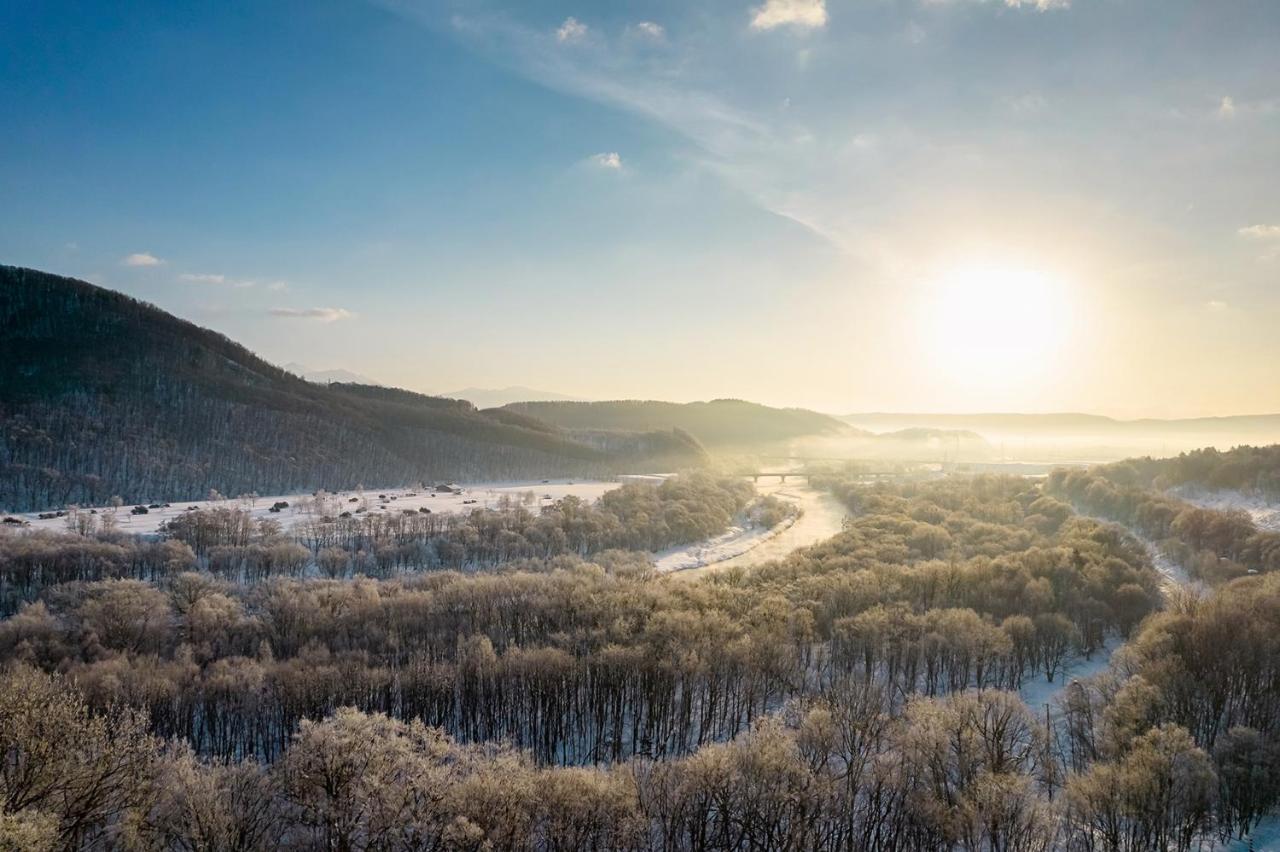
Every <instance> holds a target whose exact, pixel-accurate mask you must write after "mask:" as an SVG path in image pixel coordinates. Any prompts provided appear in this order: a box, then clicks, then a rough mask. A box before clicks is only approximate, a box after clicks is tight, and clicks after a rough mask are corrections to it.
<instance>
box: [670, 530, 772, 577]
mask: <svg viewBox="0 0 1280 852" xmlns="http://www.w3.org/2000/svg"><path fill="white" fill-rule="evenodd" d="M796 520H797V519H796V518H794V517H792V518H788V519H787V520H785V521H783V522H782V523H780V524H778V525H776V526H773V527H758V526H749V525H747V524H746V523H737V524H734V525H733V526H731V527H729V529H727V530H725V531H724V532H722V533H721V534H720V535H718V536H715V537H714V538H709V539H705V540H703V541H698V542H694V543H693V544H685V545H681V546H679V547H672V548H668V549H667V550H660V551H658V552H657V553H655V554H654V555H653V556H654V559H653V564H654V567H655V568H657V569H658V571H660V572H662V573H664V574H666V573H670V572H671V571H686V570H688V569H690V568H705V567H707V566H709V565H715V564H716V563H718V562H724V561H726V560H729V559H733V558H734V557H735V556H741V555H742V554H744V553H747V552H748V551H750V550H753V549H755V548H756V547H758V546H759V545H761V544H763V543H764V542H766V541H768V540H769V539H771V538H774V537H775V536H778V535H781V534H782V533H783V532H784V531H785V530H787V529H790V528H791V526H792V525H793V524H795V522H796Z"/></svg>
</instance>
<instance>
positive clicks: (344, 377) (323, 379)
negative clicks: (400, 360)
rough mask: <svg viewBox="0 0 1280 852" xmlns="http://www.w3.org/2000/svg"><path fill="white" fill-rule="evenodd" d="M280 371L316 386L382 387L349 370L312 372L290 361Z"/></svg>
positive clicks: (380, 383) (379, 383) (378, 383)
mask: <svg viewBox="0 0 1280 852" xmlns="http://www.w3.org/2000/svg"><path fill="white" fill-rule="evenodd" d="M282 369H284V370H287V371H288V372H290V373H293V374H294V375H295V376H301V377H302V378H304V379H306V380H307V381H309V382H314V383H316V384H318V385H332V384H351V385H373V386H374V387H382V382H379V381H375V380H374V379H371V378H369V377H368V376H364V375H361V374H360V373H353V372H351V371H350V370H341V369H339V370H313V369H311V368H310V367H308V366H307V365H306V364H299V363H298V362H297V361H290V362H289V363H288V364H285V365H284V367H283V368H282Z"/></svg>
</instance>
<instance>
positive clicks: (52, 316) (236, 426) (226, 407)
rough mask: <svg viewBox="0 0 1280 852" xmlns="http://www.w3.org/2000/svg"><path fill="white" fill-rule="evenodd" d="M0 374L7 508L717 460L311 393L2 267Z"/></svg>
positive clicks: (339, 391) (111, 297)
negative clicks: (214, 490) (2, 368)
mask: <svg viewBox="0 0 1280 852" xmlns="http://www.w3.org/2000/svg"><path fill="white" fill-rule="evenodd" d="M0 362H2V363H4V364H5V365H6V367H7V368H6V369H5V370H3V371H0V507H4V508H5V509H9V510H28V509H37V508H47V507H51V506H60V505H65V504H68V503H84V504H101V503H105V502H107V501H109V500H110V499H111V498H112V497H115V496H119V497H121V498H122V499H124V500H125V501H127V502H136V501H140V500H174V499H202V498H204V497H205V496H206V495H207V494H208V492H209V490H210V489H217V490H219V491H221V492H223V493H228V494H237V493H248V492H250V491H257V492H260V493H267V492H274V493H289V492H293V491H306V490H312V489H315V488H327V489H331V490H333V489H340V488H348V487H352V486H354V485H356V484H358V483H362V482H368V483H378V484H380V485H388V486H389V485H392V484H411V483H413V482H414V481H428V480H435V479H457V480H471V481H496V480H506V479H525V478H540V477H544V476H550V475H572V476H589V475H609V474H612V473H614V472H621V471H625V470H628V469H634V468H636V467H638V466H640V467H647V466H650V465H653V466H661V467H664V468H669V467H673V466H686V465H688V466H696V465H700V464H702V463H704V462H705V460H706V456H705V451H703V449H702V448H701V447H700V446H699V445H697V442H696V441H693V440H692V439H691V438H689V436H687V435H684V434H680V433H676V432H672V431H665V432H659V431H654V432H647V433H637V432H632V433H624V434H615V435H611V436H607V438H606V439H604V440H600V441H594V442H586V441H582V440H578V439H575V438H574V437H573V436H571V435H569V434H567V433H565V432H564V431H563V430H558V429H555V428H553V427H550V426H548V425H547V424H539V423H537V422H536V421H533V420H524V421H517V420H513V419H512V418H510V417H507V416H497V415H492V414H485V413H484V412H482V411H480V410H479V409H477V408H476V407H475V406H473V405H472V404H471V403H469V402H466V401H463V400H453V399H444V398H440V397H431V396H426V395H423V394H417V393H413V392H411V391H403V390H398V389H394V388H383V387H374V386H369V385H359V384H329V385H320V384H314V383H310V382H307V381H306V380H304V379H302V378H300V377H298V376H295V375H293V374H291V373H289V372H288V371H286V370H283V369H281V368H280V367H276V366H274V365H272V364H270V363H268V362H267V361H265V360H263V359H262V358H260V357H258V356H257V355H255V354H254V353H252V352H251V351H249V350H248V349H247V348H245V347H244V346H242V345H240V344H238V343H236V342H235V341H233V340H231V339H230V338H228V337H226V336H225V335H222V334H219V333H218V332H215V331H212V330H209V329H205V328H201V327H199V326H197V325H195V324H193V323H191V322H188V321H186V320H183V319H181V318H179V317H175V316H173V315H172V314H169V313H167V312H165V311H162V310H161V309H159V308H157V307H155V306H154V305H150V304H147V303H145V302H142V301H139V300H137V299H133V298H131V297H129V296H126V295H124V294H121V293H118V292H115V291H111V290H107V289H104V288H101V287H97V286H95V285H93V284H90V283H88V282H84V281H79V280H77V279H73V278H67V277H63V276H58V275H53V274H50V273H44V272H40V271H38V270H31V269H23V268H19V267H12V266H0Z"/></svg>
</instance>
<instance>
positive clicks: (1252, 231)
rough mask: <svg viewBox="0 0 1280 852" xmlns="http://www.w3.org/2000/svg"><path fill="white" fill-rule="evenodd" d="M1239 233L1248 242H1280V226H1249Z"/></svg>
mask: <svg viewBox="0 0 1280 852" xmlns="http://www.w3.org/2000/svg"><path fill="white" fill-rule="evenodd" d="M1238 233H1239V234H1240V236H1242V237H1244V238H1245V239H1248V240H1280V225H1249V226H1248V227H1244V228H1241V229H1240V230H1239V231H1238Z"/></svg>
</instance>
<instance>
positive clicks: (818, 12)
mask: <svg viewBox="0 0 1280 852" xmlns="http://www.w3.org/2000/svg"><path fill="white" fill-rule="evenodd" d="M751 12H752V16H751V28H752V29H753V30H771V29H773V28H774V27H781V26H792V27H797V28H802V29H815V28H817V27H825V26H826V25H827V3H826V0H765V4H764V5H763V6H758V7H756V8H755V9H752V10H751Z"/></svg>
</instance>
